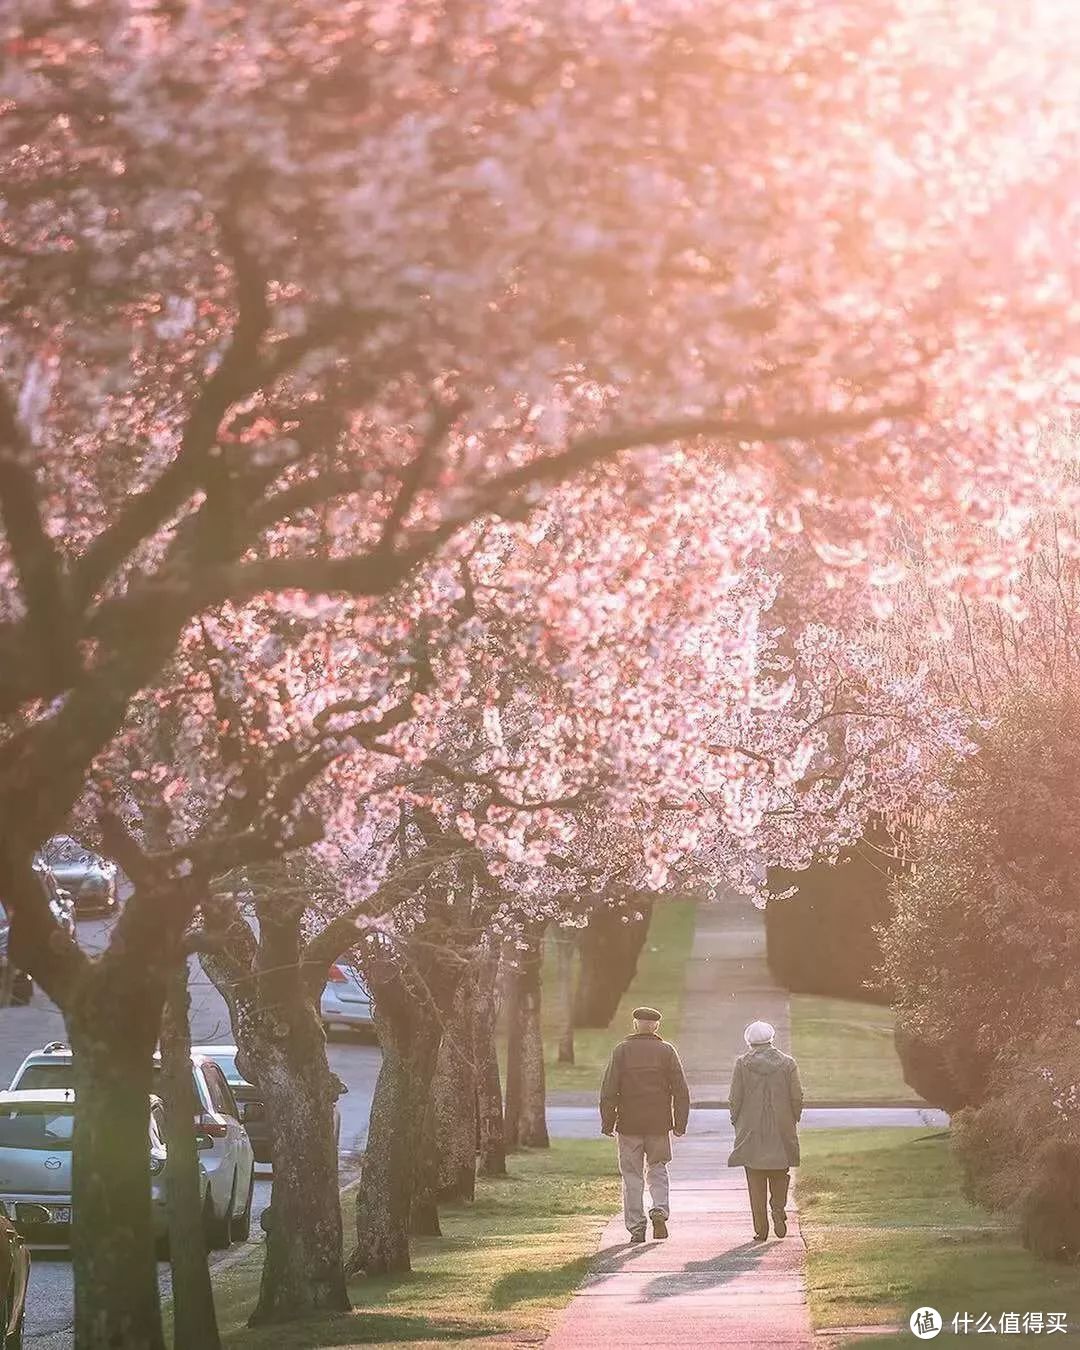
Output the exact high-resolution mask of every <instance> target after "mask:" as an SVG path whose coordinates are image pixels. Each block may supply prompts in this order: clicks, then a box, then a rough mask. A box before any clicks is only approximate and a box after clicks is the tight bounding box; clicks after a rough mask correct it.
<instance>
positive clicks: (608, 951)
mask: <svg viewBox="0 0 1080 1350" xmlns="http://www.w3.org/2000/svg"><path fill="white" fill-rule="evenodd" d="M638 914H640V915H641V916H642V917H641V918H640V919H639V918H636V917H635V916H636V915H638ZM651 917H652V901H651V900H641V901H634V902H630V903H629V904H626V905H605V906H604V907H603V908H601V909H596V910H593V912H592V913H591V914H590V915H589V926H588V927H587V928H586V929H585V931H584V933H583V934H582V935H581V942H580V951H581V967H580V970H579V973H578V986H577V993H576V995H575V998H574V1023H575V1025H576V1026H579V1027H606V1026H609V1025H610V1024H611V1019H612V1018H613V1017H614V1016H615V1012H616V1010H617V1008H618V1006H619V1002H620V1000H621V999H622V996H623V994H625V993H626V991H627V989H628V988H629V987H630V982H631V981H632V980H633V978H634V976H635V975H636V974H637V963H638V957H639V956H640V955H641V949H642V947H643V946H644V945H645V938H646V936H647V934H648V931H649V921H650V919H651Z"/></svg>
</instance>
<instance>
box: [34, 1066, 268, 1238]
mask: <svg viewBox="0 0 1080 1350" xmlns="http://www.w3.org/2000/svg"><path fill="white" fill-rule="evenodd" d="M154 1063H155V1065H156V1066H158V1067H160V1064H161V1056H160V1055H155V1057H154ZM191 1078H192V1084H193V1086H194V1089H195V1099H196V1101H197V1102H198V1112H199V1114H198V1115H197V1116H196V1117H195V1134H196V1138H197V1140H198V1147H199V1161H200V1163H201V1165H202V1167H203V1169H204V1170H205V1172H206V1177H207V1182H208V1184H207V1187H206V1194H205V1196H204V1199H203V1223H204V1225H205V1227H206V1237H207V1241H208V1242H209V1244H210V1246H211V1247H214V1248H216V1249H219V1250H220V1249H221V1248H223V1247H227V1246H228V1245H229V1243H230V1242H245V1241H246V1240H247V1238H248V1236H249V1234H250V1232H251V1202H252V1196H253V1192H254V1189H255V1155H254V1153H253V1151H252V1148H251V1140H250V1139H249V1138H248V1136H247V1131H246V1130H245V1129H244V1127H243V1125H242V1124H241V1123H240V1108H239V1107H238V1106H237V1104H236V1100H235V1098H234V1097H233V1094H232V1089H231V1088H230V1087H229V1085H228V1083H227V1082H226V1081H225V1075H224V1074H223V1073H222V1072H221V1069H220V1068H219V1066H218V1065H217V1064H215V1063H214V1061H213V1060H212V1059H210V1058H209V1056H207V1055H197V1054H193V1055H192V1056H191ZM74 1086H75V1079H74V1072H73V1068H72V1060H71V1047H70V1046H68V1045H65V1044H64V1043H63V1042H62V1041H52V1042H50V1044H48V1045H46V1046H44V1047H43V1048H42V1049H41V1050H35V1051H34V1052H33V1053H32V1054H30V1055H27V1057H26V1058H25V1059H24V1060H23V1062H22V1064H21V1065H20V1066H19V1068H18V1070H17V1071H16V1074H15V1077H14V1078H13V1079H12V1080H11V1088H10V1089H9V1090H10V1091H20V1090H23V1089H30V1088H32V1089H34V1090H40V1089H50V1088H53V1089H74Z"/></svg>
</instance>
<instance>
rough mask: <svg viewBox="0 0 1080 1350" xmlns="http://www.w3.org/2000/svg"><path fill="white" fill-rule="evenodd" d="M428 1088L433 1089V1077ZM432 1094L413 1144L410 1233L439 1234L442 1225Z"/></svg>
mask: <svg viewBox="0 0 1080 1350" xmlns="http://www.w3.org/2000/svg"><path fill="white" fill-rule="evenodd" d="M437 1063H438V1057H437V1056H436V1064H437ZM437 1072H438V1069H436V1073H437ZM432 1088H433V1089H434V1078H433V1080H432ZM433 1097H434V1091H432V1092H431V1093H429V1094H428V1104H427V1110H426V1111H425V1112H424V1124H423V1126H422V1127H421V1130H420V1140H419V1143H418V1145H417V1153H416V1168H415V1172H414V1175H413V1197H412V1205H411V1208H410V1210H409V1232H410V1233H411V1234H412V1236H413V1237H442V1228H441V1226H440V1224H439V1171H440V1168H439V1146H438V1141H437V1140H436V1137H435V1111H434V1101H433Z"/></svg>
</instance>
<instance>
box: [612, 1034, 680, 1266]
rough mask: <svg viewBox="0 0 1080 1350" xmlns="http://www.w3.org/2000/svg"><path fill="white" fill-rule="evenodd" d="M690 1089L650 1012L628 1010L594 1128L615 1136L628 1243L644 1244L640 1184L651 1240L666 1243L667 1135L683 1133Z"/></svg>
mask: <svg viewBox="0 0 1080 1350" xmlns="http://www.w3.org/2000/svg"><path fill="white" fill-rule="evenodd" d="M689 1116H690V1089H689V1088H688V1087H687V1085H686V1075H685V1074H684V1073H683V1066H682V1062H681V1060H680V1059H679V1052H678V1051H677V1050H676V1049H675V1047H674V1046H673V1045H669V1044H668V1042H667V1041H665V1040H662V1039H661V1037H660V1014H659V1013H658V1012H657V1011H656V1009H655V1008H635V1009H634V1031H633V1034H632V1035H630V1036H627V1037H626V1039H625V1040H622V1041H620V1042H619V1044H618V1045H617V1046H616V1047H615V1049H614V1050H613V1051H612V1052H611V1059H610V1060H609V1061H608V1066H607V1071H606V1072H605V1074H604V1082H603V1086H602V1087H601V1088H600V1128H601V1130H602V1131H603V1133H604V1134H612V1133H615V1132H617V1133H618V1136H619V1171H620V1173H621V1174H622V1188H623V1217H624V1219H625V1220H626V1227H627V1229H628V1230H629V1232H630V1241H631V1242H644V1241H645V1184H646V1180H647V1181H648V1186H649V1218H650V1219H651V1220H652V1228H653V1237H654V1238H666V1237H667V1235H668V1229H667V1223H668V1219H669V1217H670V1210H669V1207H668V1173H667V1165H668V1163H669V1162H670V1161H671V1131H672V1130H673V1129H674V1131H675V1133H676V1134H677V1135H684V1134H685V1133H686V1122H687V1120H688V1118H689Z"/></svg>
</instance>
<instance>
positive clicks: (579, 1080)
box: [499, 900, 697, 1100]
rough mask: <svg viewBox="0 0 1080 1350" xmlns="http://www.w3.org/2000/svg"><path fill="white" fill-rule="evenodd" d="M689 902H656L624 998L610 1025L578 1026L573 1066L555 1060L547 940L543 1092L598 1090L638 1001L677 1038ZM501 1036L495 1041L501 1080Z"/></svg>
mask: <svg viewBox="0 0 1080 1350" xmlns="http://www.w3.org/2000/svg"><path fill="white" fill-rule="evenodd" d="M696 910H697V904H696V902H695V901H693V900H657V901H656V904H655V907H654V909H653V917H652V922H651V923H650V924H649V932H648V934H647V936H646V938H645V946H644V948H643V949H642V952H641V956H640V957H639V958H638V968H637V974H636V975H635V976H634V979H633V981H632V982H631V984H630V988H629V989H628V990H627V991H626V993H625V994H624V995H623V999H622V1002H621V1003H620V1004H619V1007H618V1011H617V1012H616V1013H615V1016H614V1017H613V1018H612V1020H611V1025H610V1026H609V1027H596V1028H594V1027H582V1028H579V1029H578V1030H577V1031H576V1032H575V1033H574V1063H573V1064H560V1063H559V1062H558V1059H557V1051H558V1045H559V1037H560V1035H561V1034H562V1023H561V1020H560V1009H559V1006H558V999H557V998H556V990H557V989H558V985H557V982H556V970H555V958H554V944H553V942H552V941H551V940H550V939H549V941H548V944H547V950H546V953H545V958H544V1009H543V1014H542V1016H543V1031H544V1065H545V1073H546V1078H547V1090H548V1093H549V1094H552V1093H573V1094H575V1095H580V1094H583V1093H584V1094H588V1096H589V1098H590V1100H591V1099H592V1098H593V1097H595V1096H596V1095H597V1094H598V1092H599V1091H600V1079H601V1077H602V1075H603V1072H604V1066H605V1065H606V1064H607V1062H608V1056H609V1055H610V1054H611V1047H612V1046H613V1045H614V1044H615V1042H616V1041H618V1040H619V1039H620V1038H621V1037H623V1036H625V1035H627V1034H628V1033H629V1031H630V1014H631V1012H633V1010H634V1008H635V1007H636V1006H637V1004H639V1003H649V1004H651V1005H653V1006H655V1007H658V1008H660V1010H661V1011H662V1012H663V1014H664V1022H663V1026H662V1027H661V1031H662V1033H663V1035H664V1037H665V1038H666V1039H667V1040H674V1041H677V1040H678V1035H679V1026H680V1023H681V1020H682V998H683V981H684V980H685V978H686V963H687V961H688V960H689V958H690V948H691V947H692V946H693V943H694V914H695V912H696ZM505 1050H506V1044H505V1036H503V1035H501V1036H500V1038H499V1051H500V1059H501V1061H502V1069H503V1074H504V1081H505V1071H506V1057H505Z"/></svg>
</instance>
